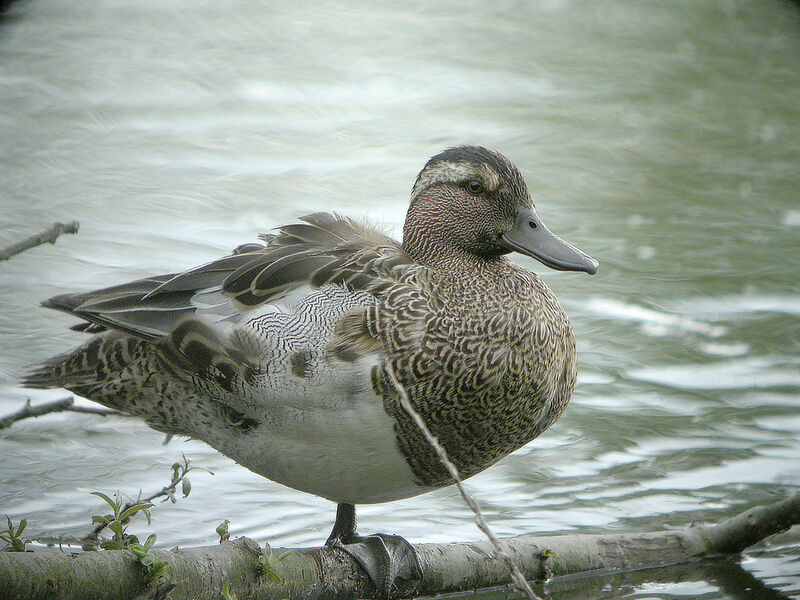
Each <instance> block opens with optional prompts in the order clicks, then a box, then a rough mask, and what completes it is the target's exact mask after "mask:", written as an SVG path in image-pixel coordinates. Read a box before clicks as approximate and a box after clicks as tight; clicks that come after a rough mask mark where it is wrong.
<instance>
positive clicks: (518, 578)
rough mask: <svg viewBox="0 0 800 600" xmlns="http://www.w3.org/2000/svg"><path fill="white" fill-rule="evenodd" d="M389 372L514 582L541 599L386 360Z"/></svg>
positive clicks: (403, 403) (405, 406) (404, 403)
mask: <svg viewBox="0 0 800 600" xmlns="http://www.w3.org/2000/svg"><path fill="white" fill-rule="evenodd" d="M386 367H387V373H388V375H389V379H391V381H392V385H394V388H395V389H396V390H397V393H398V394H399V395H400V406H402V407H403V410H405V411H406V412H407V413H408V415H409V416H410V417H411V418H412V419H413V420H414V423H416V424H417V427H419V430H420V431H421V432H422V434H423V435H424V436H425V437H426V438H427V440H428V443H429V444H430V445H431V447H432V448H433V450H434V451H435V452H436V456H438V457H439V460H440V461H441V463H442V464H443V465H444V466H445V468H446V469H447V471H448V472H449V473H450V477H452V478H453V479H454V480H455V482H456V485H457V486H458V491H459V492H461V497H462V498H463V499H464V502H466V503H467V506H469V507H470V508H471V509H472V512H473V513H475V524H476V525H477V526H478V529H480V530H481V531H482V532H483V533H484V534H486V537H487V538H489V541H490V542H491V543H492V546H494V548H495V552H497V554H498V555H499V556H500V557H501V558H502V559H503V560H504V561H505V563H506V564H507V565H508V568H509V569H510V570H511V578H512V579H513V580H514V583H516V584H517V587H518V588H519V589H520V590H521V591H523V592H525V595H526V596H528V598H530V600H541V599H540V598H539V597H538V596H537V595H536V594H534V593H533V590H532V589H531V586H529V585H528V582H527V581H525V576H524V575H523V574H522V571H521V570H520V568H519V566H517V563H516V562H515V561H514V559H513V558H511V556H510V555H509V554H508V553H507V552H506V551H505V550H503V548H502V546H501V545H500V540H498V539H497V537H496V536H495V535H494V532H492V530H491V529H490V528H489V524H488V523H487V522H486V519H484V518H483V513H481V509H480V507H479V506H478V501H477V500H475V498H473V497H472V495H471V494H470V493H469V492H467V490H466V489H465V488H464V485H463V484H462V482H461V474H460V473H459V472H458V469H457V468H456V466H455V465H454V464H453V462H452V461H451V460H450V457H449V456H447V451H446V450H445V449H444V447H443V446H442V445H441V444H440V443H439V440H438V439H436V436H435V435H433V433H431V430H430V429H428V426H427V425H426V424H425V421H424V420H423V419H422V415H420V414H419V413H418V412H417V411H416V410H415V409H414V407H413V406H412V404H411V400H409V398H408V392H406V389H405V387H403V384H402V383H400V381H399V380H398V379H397V375H395V372H394V368H393V367H392V365H391V363H390V362H389V361H387V362H386Z"/></svg>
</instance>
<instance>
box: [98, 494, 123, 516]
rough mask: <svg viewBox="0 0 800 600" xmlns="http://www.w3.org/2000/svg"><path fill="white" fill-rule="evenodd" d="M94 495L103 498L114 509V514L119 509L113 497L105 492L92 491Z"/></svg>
mask: <svg viewBox="0 0 800 600" xmlns="http://www.w3.org/2000/svg"><path fill="white" fill-rule="evenodd" d="M92 496H97V497H98V498H102V499H103V500H105V501H106V503H107V504H108V505H109V506H110V507H111V508H112V509H113V510H114V514H116V513H117V512H118V511H119V505H118V504H117V503H116V502H114V501H113V500H112V499H111V498H109V497H108V496H106V495H105V494H104V493H103V492H92Z"/></svg>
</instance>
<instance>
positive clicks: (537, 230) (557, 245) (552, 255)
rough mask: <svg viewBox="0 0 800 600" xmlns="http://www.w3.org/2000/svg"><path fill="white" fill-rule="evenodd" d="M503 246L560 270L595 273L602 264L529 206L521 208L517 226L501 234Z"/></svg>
mask: <svg viewBox="0 0 800 600" xmlns="http://www.w3.org/2000/svg"><path fill="white" fill-rule="evenodd" d="M500 245H501V246H503V247H504V248H506V249H507V250H512V251H514V252H519V253H521V254H526V255H528V256H531V257H533V258H535V259H536V260H538V261H539V262H541V263H542V264H545V265H547V266H548V267H550V268H551V269H556V270H557V271H584V272H585V273H589V275H594V274H595V273H597V268H598V267H599V266H600V263H598V262H597V261H596V260H595V259H594V258H592V257H591V256H589V255H588V254H586V253H585V252H582V251H581V250H578V249H577V248H576V247H575V246H573V245H572V244H568V243H567V242H565V241H564V240H562V239H561V238H560V237H558V236H557V235H556V234H554V233H553V232H552V231H550V230H549V229H548V228H547V226H546V225H545V224H544V223H542V220H541V218H539V215H538V214H536V211H535V210H533V209H530V208H522V207H520V208H519V210H518V211H517V219H516V221H515V222H514V227H512V228H511V230H510V231H508V232H506V233H504V234H503V235H502V236H501V237H500Z"/></svg>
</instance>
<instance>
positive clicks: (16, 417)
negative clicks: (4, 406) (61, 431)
mask: <svg viewBox="0 0 800 600" xmlns="http://www.w3.org/2000/svg"><path fill="white" fill-rule="evenodd" d="M56 412H77V413H86V414H92V415H99V416H101V417H106V416H108V415H121V416H127V415H123V413H120V412H117V411H115V410H109V409H107V408H94V407H92V406H75V398H74V397H73V396H68V397H67V398H62V399H61V400H54V401H53V402H45V403H44V404H37V405H36V406H33V405H31V401H30V399H28V400H26V401H25V406H23V407H22V408H21V409H19V410H18V411H17V412H15V413H11V414H10V415H6V416H5V417H0V429H5V428H6V427H11V425H13V424H14V423H16V422H17V421H22V420H23V419H30V418H32V417H41V416H42V415H49V414H50V413H56Z"/></svg>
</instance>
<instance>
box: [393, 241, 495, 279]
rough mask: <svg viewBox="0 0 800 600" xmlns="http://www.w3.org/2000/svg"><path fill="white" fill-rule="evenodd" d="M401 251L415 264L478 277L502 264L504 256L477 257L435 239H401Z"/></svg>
mask: <svg viewBox="0 0 800 600" xmlns="http://www.w3.org/2000/svg"><path fill="white" fill-rule="evenodd" d="M403 251H404V252H405V253H406V254H407V255H408V256H409V257H410V258H412V259H413V260H414V261H415V262H417V263H419V264H421V265H425V266H426V267H429V268H431V269H436V270H441V271H452V272H458V273H467V274H470V273H471V274H475V275H480V274H483V273H490V272H492V271H493V270H494V269H496V268H497V266H498V265H501V264H504V263H505V262H506V258H505V257H504V256H490V257H486V256H479V255H477V254H474V253H472V252H468V251H466V250H463V249H461V248H458V247H454V246H452V245H449V244H446V243H443V242H442V241H441V240H437V239H436V238H431V237H426V238H424V239H420V238H418V237H416V236H413V235H410V236H409V235H406V236H404V237H403Z"/></svg>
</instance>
